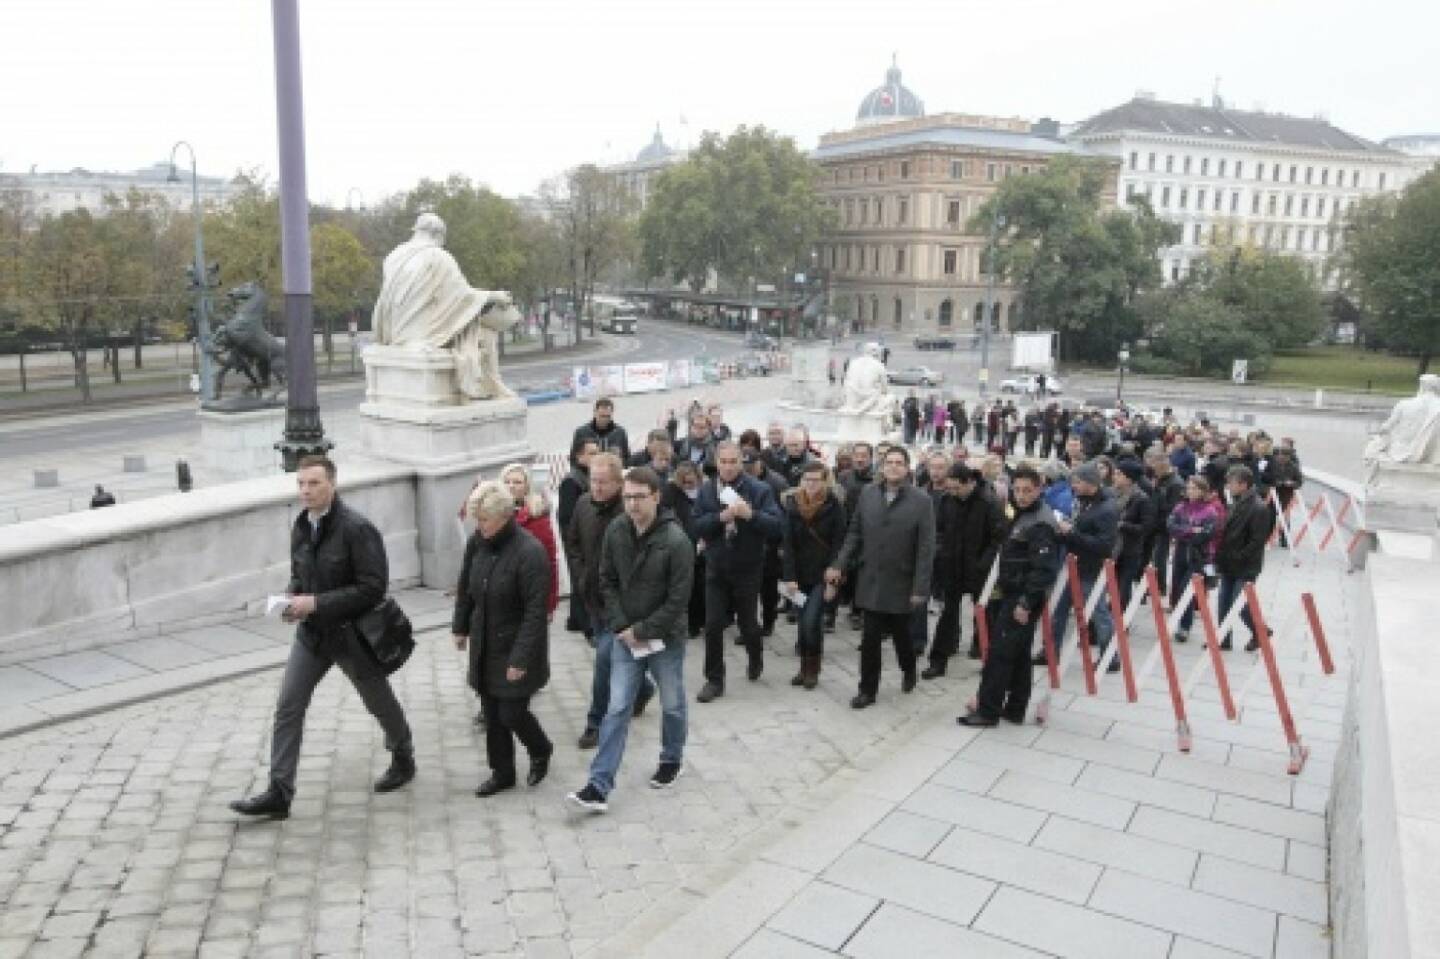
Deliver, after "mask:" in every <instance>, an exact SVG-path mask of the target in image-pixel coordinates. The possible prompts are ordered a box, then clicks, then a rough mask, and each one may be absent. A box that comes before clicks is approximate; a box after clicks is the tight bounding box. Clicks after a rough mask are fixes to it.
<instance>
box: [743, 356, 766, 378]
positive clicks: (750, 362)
mask: <svg viewBox="0 0 1440 959" xmlns="http://www.w3.org/2000/svg"><path fill="white" fill-rule="evenodd" d="M735 368H736V371H737V372H738V373H739V374H740V375H741V376H769V375H770V358H769V357H767V356H765V355H764V354H761V353H746V354H744V355H743V356H741V357H740V358H739V359H737V360H736V361H735Z"/></svg>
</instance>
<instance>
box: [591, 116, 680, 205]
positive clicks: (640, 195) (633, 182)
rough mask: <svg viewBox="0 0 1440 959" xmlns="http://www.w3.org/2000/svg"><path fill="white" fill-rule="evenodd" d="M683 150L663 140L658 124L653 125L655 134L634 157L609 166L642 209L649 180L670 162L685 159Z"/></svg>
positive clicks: (646, 199) (647, 193)
mask: <svg viewBox="0 0 1440 959" xmlns="http://www.w3.org/2000/svg"><path fill="white" fill-rule="evenodd" d="M685 156H686V154H685V152H683V151H680V150H676V149H675V148H673V147H671V146H670V145H669V144H668V143H666V142H665V138H664V137H663V136H661V134H660V126H659V125H658V124H657V125H656V126H655V136H654V137H652V138H651V140H650V142H649V143H647V144H645V146H644V147H643V148H642V149H641V150H640V152H639V153H637V154H635V159H634V160H631V161H630V162H629V163H619V164H616V165H615V166H612V167H609V168H608V169H610V170H611V171H613V172H614V173H615V175H616V176H617V177H619V179H620V182H621V183H622V184H623V185H624V186H625V188H626V189H628V190H629V191H630V192H631V194H633V195H634V197H635V199H636V201H637V202H638V203H639V204H640V207H641V208H642V209H643V208H644V207H645V203H646V202H647V201H648V200H649V199H650V181H651V180H652V179H653V178H654V177H655V176H656V175H657V174H658V173H660V171H661V170H664V169H665V168H666V167H668V166H669V165H670V164H672V163H678V162H679V161H681V160H683V159H685Z"/></svg>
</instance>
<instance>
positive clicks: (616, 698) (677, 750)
mask: <svg viewBox="0 0 1440 959" xmlns="http://www.w3.org/2000/svg"><path fill="white" fill-rule="evenodd" d="M611 645H612V646H613V647H614V648H613V651H612V652H611V654H610V704H611V705H610V708H609V710H607V711H606V713H605V718H604V720H603V721H602V722H601V723H600V743H599V746H598V747H597V748H596V750H595V758H594V759H592V760H591V761H590V785H592V786H594V787H595V788H596V789H597V790H598V791H599V792H600V794H601V795H603V796H608V795H610V791H611V790H612V789H614V788H615V773H616V772H618V771H619V769H620V760H621V759H623V758H624V757H625V740H626V739H627V738H628V737H629V735H630V709H629V707H628V706H625V705H623V704H624V703H628V702H631V701H632V700H634V698H635V693H636V692H637V691H638V690H639V688H640V683H641V681H642V680H646V681H648V680H649V677H652V676H653V677H654V682H655V684H656V685H658V686H659V687H660V761H661V762H662V763H678V762H681V761H682V760H683V759H684V758H685V733H686V728H687V722H686V711H685V710H686V707H685V643H684V642H683V641H682V640H673V639H672V640H671V641H670V643H669V644H668V645H667V646H666V647H665V648H664V649H662V650H661V651H660V652H658V653H651V654H650V655H649V656H646V657H644V658H642V659H636V658H635V656H634V654H633V653H631V651H630V647H629V646H626V645H625V644H624V643H622V642H620V641H619V640H615V641H613V642H612V643H611Z"/></svg>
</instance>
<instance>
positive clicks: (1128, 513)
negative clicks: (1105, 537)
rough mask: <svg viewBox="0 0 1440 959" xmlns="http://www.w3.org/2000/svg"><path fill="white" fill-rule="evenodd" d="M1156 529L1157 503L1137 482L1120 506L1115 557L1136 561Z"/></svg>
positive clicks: (1118, 559)
mask: <svg viewBox="0 0 1440 959" xmlns="http://www.w3.org/2000/svg"><path fill="white" fill-rule="evenodd" d="M1154 530H1155V503H1154V501H1153V500H1152V499H1151V498H1150V496H1149V494H1148V493H1146V492H1145V490H1144V489H1143V488H1141V486H1140V484H1139V483H1136V484H1135V486H1134V488H1132V489H1131V490H1130V495H1129V496H1127V497H1125V501H1124V504H1123V505H1122V506H1121V507H1120V517H1119V522H1118V524H1117V532H1118V535H1117V537H1116V541H1115V559H1116V560H1117V561H1126V560H1129V561H1134V560H1136V559H1139V558H1140V557H1142V556H1144V555H1145V544H1146V543H1147V542H1149V539H1150V534H1151V533H1153V532H1154Z"/></svg>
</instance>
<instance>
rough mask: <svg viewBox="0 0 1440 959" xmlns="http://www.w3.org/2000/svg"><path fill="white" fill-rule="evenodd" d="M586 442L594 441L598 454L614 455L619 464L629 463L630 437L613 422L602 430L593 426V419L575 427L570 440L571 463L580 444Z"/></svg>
mask: <svg viewBox="0 0 1440 959" xmlns="http://www.w3.org/2000/svg"><path fill="white" fill-rule="evenodd" d="M586 440H594V441H595V444H596V445H597V446H599V447H600V452H602V453H614V454H615V455H617V456H619V457H620V462H622V463H628V462H630V437H629V436H628V435H627V434H626V432H625V427H623V426H621V425H620V424H619V423H617V422H615V421H614V420H611V421H610V425H609V426H607V427H606V428H605V429H603V430H602V429H600V427H598V426H596V425H595V421H594V420H593V419H592V420H591V421H590V422H588V423H582V424H581V425H579V426H577V427H575V436H574V437H573V438H572V439H571V440H570V459H571V462H574V459H575V452H576V451H577V450H579V449H580V444H582V443H584V442H585V441H586Z"/></svg>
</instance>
